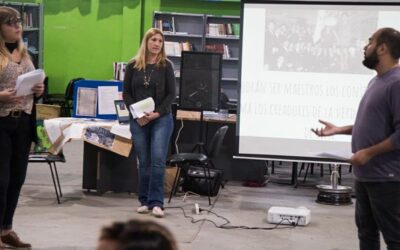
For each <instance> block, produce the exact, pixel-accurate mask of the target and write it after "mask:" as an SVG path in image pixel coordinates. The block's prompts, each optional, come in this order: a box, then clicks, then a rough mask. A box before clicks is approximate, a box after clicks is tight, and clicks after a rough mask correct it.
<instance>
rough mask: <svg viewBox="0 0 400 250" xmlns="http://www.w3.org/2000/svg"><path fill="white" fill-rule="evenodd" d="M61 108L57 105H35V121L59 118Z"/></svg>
mask: <svg viewBox="0 0 400 250" xmlns="http://www.w3.org/2000/svg"><path fill="white" fill-rule="evenodd" d="M60 112H61V107H60V106H58V105H48V104H36V119H37V120H45V119H51V118H56V117H60Z"/></svg>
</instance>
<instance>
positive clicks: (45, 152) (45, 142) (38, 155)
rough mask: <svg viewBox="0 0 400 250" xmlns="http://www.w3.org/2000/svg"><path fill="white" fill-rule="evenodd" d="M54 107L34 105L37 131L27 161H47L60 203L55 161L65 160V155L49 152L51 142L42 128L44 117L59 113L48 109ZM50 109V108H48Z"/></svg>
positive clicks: (54, 116) (56, 115) (54, 115)
mask: <svg viewBox="0 0 400 250" xmlns="http://www.w3.org/2000/svg"><path fill="white" fill-rule="evenodd" d="M53 108H54V107H50V106H48V105H36V106H35V111H34V112H36V131H37V143H36V144H35V146H34V147H33V148H32V149H31V152H30V153H29V158H28V162H29V163H47V164H48V165H49V167H50V173H51V178H52V179H53V185H54V190H55V192H56V197H57V202H58V204H61V202H60V197H62V196H63V195H62V191H61V185H60V179H59V177H58V171H57V165H56V162H65V157H64V154H63V152H62V151H60V152H59V153H58V154H52V153H50V152H51V151H52V150H51V147H52V144H51V142H50V140H49V137H48V135H47V133H46V130H45V128H44V119H45V118H47V119H49V118H56V117H59V115H60V110H59V109H56V110H57V111H58V112H56V113H53V112H50V111H54V110H53ZM49 109H50V110H49Z"/></svg>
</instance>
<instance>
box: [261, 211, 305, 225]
mask: <svg viewBox="0 0 400 250" xmlns="http://www.w3.org/2000/svg"><path fill="white" fill-rule="evenodd" d="M267 220H268V222H269V223H273V224H285V225H294V226H297V225H300V226H306V225H308V224H309V223H310V221H311V212H310V210H309V209H308V208H306V207H298V208H291V207H270V208H269V210H268V216H267Z"/></svg>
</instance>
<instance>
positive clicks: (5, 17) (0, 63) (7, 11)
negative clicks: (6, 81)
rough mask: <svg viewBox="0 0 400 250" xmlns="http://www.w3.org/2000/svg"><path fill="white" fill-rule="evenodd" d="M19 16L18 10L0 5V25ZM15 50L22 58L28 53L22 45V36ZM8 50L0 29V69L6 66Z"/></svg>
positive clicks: (8, 57)
mask: <svg viewBox="0 0 400 250" xmlns="http://www.w3.org/2000/svg"><path fill="white" fill-rule="evenodd" d="M17 18H20V14H19V12H18V11H17V10H16V9H14V8H10V7H5V6H0V25H2V24H4V23H5V22H7V21H9V20H12V19H17ZM17 50H18V51H19V53H20V54H21V58H24V57H26V56H29V55H28V52H27V50H26V48H25V46H24V43H23V42H22V37H21V39H19V41H18V48H17ZM10 56H11V54H10V52H9V51H8V49H7V48H6V42H5V41H4V37H3V34H2V32H1V30H0V71H2V70H3V69H4V67H6V65H7V64H8V62H9V60H10Z"/></svg>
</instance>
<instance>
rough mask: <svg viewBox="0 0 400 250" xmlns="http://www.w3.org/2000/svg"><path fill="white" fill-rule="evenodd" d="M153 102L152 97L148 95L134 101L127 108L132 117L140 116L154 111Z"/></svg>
mask: <svg viewBox="0 0 400 250" xmlns="http://www.w3.org/2000/svg"><path fill="white" fill-rule="evenodd" d="M154 109H155V103H154V100H153V98H151V97H149V98H146V99H144V100H141V101H139V102H135V103H134V104H131V105H130V106H129V110H130V111H131V114H132V117H133V118H134V119H136V118H141V117H143V116H145V115H146V114H145V113H149V112H152V111H154Z"/></svg>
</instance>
